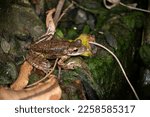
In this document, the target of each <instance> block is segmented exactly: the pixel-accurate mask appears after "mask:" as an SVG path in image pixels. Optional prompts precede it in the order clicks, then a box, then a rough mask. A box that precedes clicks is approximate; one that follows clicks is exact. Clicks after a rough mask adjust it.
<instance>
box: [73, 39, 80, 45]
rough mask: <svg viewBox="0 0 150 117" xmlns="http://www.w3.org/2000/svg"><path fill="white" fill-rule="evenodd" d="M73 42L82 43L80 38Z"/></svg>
mask: <svg viewBox="0 0 150 117" xmlns="http://www.w3.org/2000/svg"><path fill="white" fill-rule="evenodd" d="M74 43H75V44H76V45H81V44H82V41H81V39H77V40H76V41H75V42H74Z"/></svg>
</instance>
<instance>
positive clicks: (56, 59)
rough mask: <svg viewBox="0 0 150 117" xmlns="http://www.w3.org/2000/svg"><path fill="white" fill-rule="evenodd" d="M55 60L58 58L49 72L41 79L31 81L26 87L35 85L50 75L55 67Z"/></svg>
mask: <svg viewBox="0 0 150 117" xmlns="http://www.w3.org/2000/svg"><path fill="white" fill-rule="evenodd" d="M57 62H58V58H57V59H56V60H55V64H54V66H53V68H52V69H51V70H50V72H49V73H48V74H46V75H45V76H44V77H43V78H42V79H40V80H38V81H37V82H35V83H33V84H30V85H28V86H26V87H32V86H35V85H37V84H38V83H40V82H42V81H43V80H45V79H46V78H47V77H48V76H50V74H51V73H52V72H53V71H54V70H55V67H56V65H57Z"/></svg>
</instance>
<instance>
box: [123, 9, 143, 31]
mask: <svg viewBox="0 0 150 117" xmlns="http://www.w3.org/2000/svg"><path fill="white" fill-rule="evenodd" d="M143 18H144V15H143V13H141V12H137V11H134V12H129V13H128V14H126V15H124V16H123V17H122V23H123V24H125V25H126V27H127V28H129V29H133V28H141V26H143V23H144V22H143Z"/></svg>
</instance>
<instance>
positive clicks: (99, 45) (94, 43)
mask: <svg viewBox="0 0 150 117" xmlns="http://www.w3.org/2000/svg"><path fill="white" fill-rule="evenodd" d="M89 43H90V44H93V45H96V46H98V47H101V48H103V49H105V50H106V51H108V52H109V53H110V54H111V55H112V56H113V57H114V58H115V59H116V61H117V63H118V64H119V66H120V68H121V70H122V72H123V75H124V76H125V78H126V80H127V82H128V84H129V86H130V87H131V89H132V91H133V93H134V95H135V97H136V99H137V100H139V97H138V95H137V93H136V91H135V89H134V87H133V86H132V84H131V82H130V80H129V78H128V77H127V75H126V72H125V70H124V68H123V66H122V64H121V62H120V61H119V59H118V58H117V56H116V55H115V54H114V53H113V52H112V51H110V50H109V49H108V48H106V47H105V46H103V45H101V44H98V43H96V42H89Z"/></svg>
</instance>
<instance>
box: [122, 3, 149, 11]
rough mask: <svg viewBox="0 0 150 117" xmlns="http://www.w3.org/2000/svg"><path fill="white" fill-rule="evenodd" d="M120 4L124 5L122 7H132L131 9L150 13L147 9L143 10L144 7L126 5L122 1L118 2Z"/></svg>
mask: <svg viewBox="0 0 150 117" xmlns="http://www.w3.org/2000/svg"><path fill="white" fill-rule="evenodd" d="M119 4H120V5H122V6H124V7H127V8H129V9H133V10H137V11H142V12H146V13H150V11H149V10H145V9H140V8H136V7H132V6H128V5H126V4H124V3H122V2H120V3H119Z"/></svg>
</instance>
